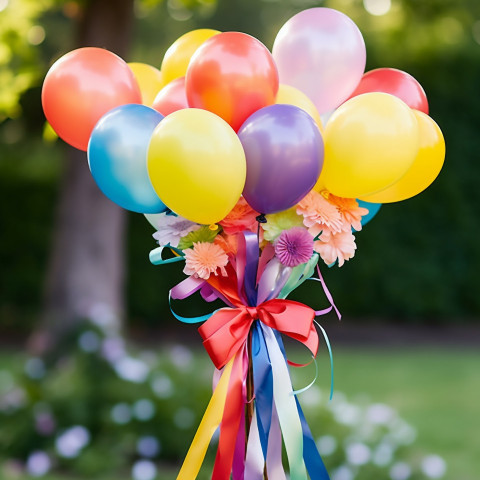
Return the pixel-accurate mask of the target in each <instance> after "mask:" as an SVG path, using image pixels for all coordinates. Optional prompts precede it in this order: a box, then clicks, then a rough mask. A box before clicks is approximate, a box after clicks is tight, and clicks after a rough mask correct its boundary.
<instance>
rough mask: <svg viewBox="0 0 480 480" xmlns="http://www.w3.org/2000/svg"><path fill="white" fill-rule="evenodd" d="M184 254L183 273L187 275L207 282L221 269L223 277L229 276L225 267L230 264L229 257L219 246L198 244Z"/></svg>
mask: <svg viewBox="0 0 480 480" xmlns="http://www.w3.org/2000/svg"><path fill="white" fill-rule="evenodd" d="M183 253H184V254H185V268H184V269H183V273H185V274H186V275H194V276H195V277H197V278H203V279H204V280H207V279H208V278H209V277H210V275H211V274H212V273H213V274H214V275H218V270H219V269H220V272H221V274H222V275H223V276H226V275H227V271H226V270H225V266H226V265H227V263H228V256H227V254H226V253H225V252H224V251H223V250H222V248H221V247H219V246H218V245H215V244H214V243H208V242H197V243H194V244H193V248H187V249H186V250H184V251H183Z"/></svg>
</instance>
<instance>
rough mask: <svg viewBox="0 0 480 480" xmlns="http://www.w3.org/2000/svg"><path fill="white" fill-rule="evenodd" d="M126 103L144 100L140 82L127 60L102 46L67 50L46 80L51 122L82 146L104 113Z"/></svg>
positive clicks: (45, 103)
mask: <svg viewBox="0 0 480 480" xmlns="http://www.w3.org/2000/svg"><path fill="white" fill-rule="evenodd" d="M127 103H142V95H141V93H140V88H139V86H138V83H137V81H136V80H135V77H134V75H133V73H132V71H131V70H130V68H129V67H128V65H127V63H126V62H124V61H123V60H122V59H121V58H120V57H118V56H117V55H115V54H114V53H112V52H110V51H108V50H104V49H102V48H95V47H86V48H79V49H77V50H73V51H72V52H69V53H67V54H66V55H64V56H63V57H61V58H60V59H59V60H57V61H56V62H55V63H54V64H53V65H52V67H51V68H50V70H49V71H48V73H47V75H46V77H45V81H44V82H43V89H42V105H43V111H44V113H45V116H46V117H47V120H48V122H49V123H50V125H51V126H52V128H53V129H54V130H55V132H56V133H57V134H58V136H59V137H60V138H62V139H63V140H65V142H67V143H69V144H70V145H72V146H74V147H76V148H78V149H79V150H84V151H86V150H87V146H88V141H89V139H90V134H91V132H92V130H93V127H94V126H95V124H96V123H97V122H98V120H100V118H101V117H102V116H103V115H104V114H105V113H107V112H108V111H109V110H111V109H112V108H115V107H118V106H120V105H124V104H127Z"/></svg>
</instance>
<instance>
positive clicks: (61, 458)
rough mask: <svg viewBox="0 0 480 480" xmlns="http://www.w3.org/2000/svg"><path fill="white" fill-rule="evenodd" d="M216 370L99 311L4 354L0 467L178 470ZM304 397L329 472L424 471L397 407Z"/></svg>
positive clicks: (92, 473)
mask: <svg viewBox="0 0 480 480" xmlns="http://www.w3.org/2000/svg"><path fill="white" fill-rule="evenodd" d="M99 325H102V327H99ZM292 354H293V355H297V354H296V353H295V352H292ZM8 362H10V363H8ZM212 372H213V367H212V365H211V363H210V360H209V359H208V357H207V355H206V353H205V352H203V351H202V352H198V353H196V352H194V351H191V350H190V349H189V348H188V347H186V346H185V345H182V344H176V343H172V342H169V343H168V344H164V346H163V347H162V348H161V349H160V351H159V352H154V351H152V350H137V351H136V352H133V351H132V350H131V349H128V348H127V347H126V346H125V344H124V341H123V339H122V338H121V337H120V336H119V335H118V334H117V333H116V332H115V331H114V330H113V331H112V329H111V325H109V324H108V323H106V319H105V318H103V317H101V316H98V318H95V319H94V320H93V323H90V322H86V323H85V325H84V326H83V328H81V329H80V330H79V331H77V332H75V333H73V334H72V335H71V337H70V338H68V339H65V343H63V344H62V345H59V346H58V349H57V351H56V352H55V353H53V354H51V355H50V356H49V357H47V358H46V359H43V360H42V359H40V358H37V357H29V358H25V357H24V356H21V355H13V356H12V357H6V356H4V357H2V358H0V423H1V425H2V428H1V429H0V452H1V453H0V465H1V467H0V474H1V475H2V478H9V475H8V471H9V468H10V467H11V466H12V464H13V462H16V465H17V469H18V470H19V473H21V472H23V471H25V470H27V471H28V472H30V473H32V474H34V473H35V472H36V470H35V465H36V463H35V462H34V459H35V456H36V457H37V458H38V456H42V457H43V459H45V457H47V458H48V459H49V468H47V470H52V474H55V473H58V474H60V473H62V474H64V475H68V476H69V477H72V476H74V477H79V478H92V477H93V478H111V477H112V476H116V477H115V478H125V477H127V476H128V472H130V471H131V469H132V467H133V468H135V465H138V463H139V462H142V461H143V462H145V461H146V462H148V464H149V465H150V466H154V465H157V466H158V469H159V470H160V472H162V473H164V474H166V473H167V472H168V474H169V476H166V478H173V476H174V474H175V472H176V471H177V470H178V468H179V465H180V463H181V461H182V459H183V458H184V455H185V452H186V449H187V448H188V446H189V444H190V442H191V440H192V438H193V435H194V432H195V430H196V428H197V426H198V424H199V422H200V419H201V417H202V415H203V412H204V410H205V408H206V405H207V403H208V400H209V398H210V396H211V376H212ZM311 373H312V372H311V371H310V372H308V371H307V372H305V373H304V374H300V375H299V376H298V375H297V376H296V381H295V383H296V384H299V385H302V384H304V382H306V381H309V380H306V378H308V377H309V376H310V375H311ZM299 400H300V402H301V404H302V406H303V408H304V410H305V414H306V416H307V419H308V421H309V424H310V426H311V429H312V431H313V434H314V435H315V438H316V439H318V445H319V448H320V450H321V452H322V453H323V456H324V460H325V463H326V465H327V468H328V469H329V471H330V472H331V473H332V474H334V473H335V472H336V471H338V470H343V471H345V470H346V471H347V472H346V473H348V472H351V474H352V475H355V477H354V478H356V479H357V480H367V479H371V478H375V479H376V480H390V478H391V477H390V474H389V472H390V470H391V469H392V468H394V466H395V465H398V464H404V465H406V466H407V467H408V468H409V469H411V472H412V474H411V476H410V477H409V478H411V479H412V480H414V479H415V480H422V479H426V478H427V477H426V476H425V475H424V474H423V473H422V471H421V465H422V462H423V460H424V458H425V454H426V453H428V450H427V451H426V452H425V451H419V450H418V449H417V448H415V447H414V446H413V441H414V439H415V435H416V433H415V429H414V428H413V427H412V426H411V425H409V424H408V423H407V422H406V421H405V420H403V419H402V418H401V417H400V416H399V415H398V413H397V412H396V411H395V410H394V409H392V408H391V407H388V406H387V405H384V404H371V403H370V402H368V401H366V400H365V399H363V400H357V401H355V402H352V401H350V400H348V399H347V398H346V397H345V395H343V394H342V393H340V392H338V391H337V392H336V393H335V396H334V399H333V400H332V401H331V402H329V401H328V398H327V395H326V394H325V393H324V392H323V391H322V390H320V388H319V387H318V385H314V386H312V387H311V388H310V389H309V390H307V391H306V392H304V393H303V394H301V396H300V397H299ZM214 443H215V442H214ZM214 455H215V448H212V449H210V450H209V452H208V456H207V461H206V464H205V467H204V468H203V469H202V472H201V476H200V477H199V478H200V479H205V480H206V479H207V478H209V473H210V472H211V468H212V463H213V459H214ZM440 461H442V460H441V459H440ZM37 466H38V464H37ZM154 468H155V467H154ZM44 473H45V472H44ZM134 477H135V475H134ZM135 478H136V477H135ZM138 478H141V477H138ZM352 478H353V477H352ZM438 478H440V477H438Z"/></svg>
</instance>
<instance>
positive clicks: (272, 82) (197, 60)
mask: <svg viewBox="0 0 480 480" xmlns="http://www.w3.org/2000/svg"><path fill="white" fill-rule="evenodd" d="M186 90H187V98H188V104H189V105H190V106H191V107H196V108H203V109H205V110H209V111H210V112H213V113H216V114H217V115H218V116H220V117H221V118H223V119H224V120H225V121H226V122H227V123H229V124H230V125H231V126H232V127H233V129H234V130H235V131H237V130H238V129H239V128H240V127H241V126H242V124H243V122H244V121H245V120H246V119H247V118H248V117H249V116H250V115H251V114H252V113H254V112H256V111H257V110H259V109H260V108H263V107H266V106H267V105H273V104H274V103H275V97H276V95H277V91H278V72H277V67H276V66H275V62H274V60H273V57H272V55H271V53H270V52H269V51H268V49H267V48H266V47H265V45H263V43H261V42H260V41H259V40H257V39H256V38H254V37H251V36H250V35H247V34H245V33H240V32H224V33H219V34H218V35H215V36H214V37H211V38H209V39H208V40H207V41H206V42H205V43H204V44H203V45H202V46H201V47H200V48H199V49H198V50H197V51H196V53H195V54H194V55H193V57H192V59H191V60H190V64H189V66H188V69H187V75H186Z"/></svg>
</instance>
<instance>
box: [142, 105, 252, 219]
mask: <svg viewBox="0 0 480 480" xmlns="http://www.w3.org/2000/svg"><path fill="white" fill-rule="evenodd" d="M147 167H148V174H149V176H150V180H151V182H152V185H153V188H154V189H155V191H156V192H157V195H158V196H159V197H160V198H161V199H162V202H164V203H165V205H167V206H168V207H169V208H170V209H171V210H173V211H174V212H175V213H177V214H178V215H181V216H182V217H185V218H187V219H189V220H192V221H193V222H197V223H204V224H207V225H208V224H212V223H216V222H218V221H220V220H222V219H223V218H224V217H225V216H226V215H227V214H228V213H229V212H230V210H231V209H232V208H233V207H234V206H235V204H236V203H237V201H238V199H239V198H240V195H241V194H242V191H243V187H244V185H245V178H246V170H247V167H246V160H245V153H244V151H243V147H242V144H241V143H240V140H239V138H238V136H237V134H236V133H235V131H234V130H233V129H232V128H231V127H230V125H228V123H226V122H225V121H224V120H222V119H221V118H220V117H218V116H217V115H215V114H214V113H211V112H208V111H207V110H201V109H197V108H188V109H184V110H178V111H177V112H173V113H171V114H170V115H168V117H165V118H164V119H163V120H162V121H161V122H160V123H159V124H158V126H157V127H156V128H155V130H154V132H153V135H152V138H151V140H150V145H149V148H148V154H147Z"/></svg>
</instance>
